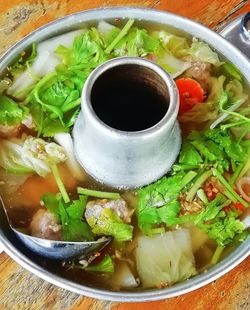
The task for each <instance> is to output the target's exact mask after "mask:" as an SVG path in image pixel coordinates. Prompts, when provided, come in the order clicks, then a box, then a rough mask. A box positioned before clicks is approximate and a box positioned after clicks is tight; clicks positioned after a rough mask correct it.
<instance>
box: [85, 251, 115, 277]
mask: <svg viewBox="0 0 250 310" xmlns="http://www.w3.org/2000/svg"><path fill="white" fill-rule="evenodd" d="M85 270H87V271H95V272H110V273H112V272H114V271H115V268H114V264H113V261H112V259H111V257H110V255H108V254H107V255H105V256H104V258H103V260H102V261H101V262H99V263H98V264H91V265H90V266H87V267H86V268H85Z"/></svg>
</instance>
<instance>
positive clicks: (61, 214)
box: [42, 193, 94, 241]
mask: <svg viewBox="0 0 250 310" xmlns="http://www.w3.org/2000/svg"><path fill="white" fill-rule="evenodd" d="M42 202H43V204H44V205H45V207H46V208H47V209H48V210H49V212H51V213H53V214H54V215H55V216H56V217H57V219H58V220H59V222H60V224H61V225H62V231H63V240H64V241H92V240H94V236H93V233H92V232H91V229H90V227H89V225H88V224H87V222H86V221H84V220H83V214H84V211H85V208H86V203H87V196H83V195H81V196H80V197H79V199H78V200H73V201H71V202H69V203H65V202H64V201H63V199H62V196H61V195H60V194H58V195H53V194H51V193H47V194H45V195H43V197H42Z"/></svg>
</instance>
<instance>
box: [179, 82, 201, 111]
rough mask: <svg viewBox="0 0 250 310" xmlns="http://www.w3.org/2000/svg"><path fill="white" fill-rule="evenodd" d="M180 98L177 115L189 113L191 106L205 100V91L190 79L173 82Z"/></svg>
mask: <svg viewBox="0 0 250 310" xmlns="http://www.w3.org/2000/svg"><path fill="white" fill-rule="evenodd" d="M175 83H176V86H177V88H178V91H179V96H180V109H179V114H183V113H186V112H188V111H190V110H191V109H192V108H193V106H195V105H196V104H200V103H202V102H204V100H205V91H204V89H203V88H202V87H201V85H200V83H198V82H197V81H195V80H193V79H190V78H181V79H178V80H176V81H175Z"/></svg>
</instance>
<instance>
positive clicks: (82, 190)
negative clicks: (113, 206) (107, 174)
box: [77, 187, 121, 199]
mask: <svg viewBox="0 0 250 310" xmlns="http://www.w3.org/2000/svg"><path fill="white" fill-rule="evenodd" d="M77 192H78V194H82V195H87V196H91V197H98V198H106V199H119V198H120V197H121V196H120V194H119V193H111V192H102V191H96V190H91V189H88V188H83V187H78V188H77Z"/></svg>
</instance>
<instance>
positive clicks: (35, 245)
mask: <svg viewBox="0 0 250 310" xmlns="http://www.w3.org/2000/svg"><path fill="white" fill-rule="evenodd" d="M0 205H1V206H2V208H3V210H4V213H5V215H6V218H7V221H8V224H9V227H10V229H11V230H12V231H13V232H14V233H15V235H16V236H17V237H18V238H19V239H20V240H21V242H22V243H23V244H24V245H25V246H26V247H27V248H29V249H30V250H31V251H32V252H34V253H36V254H38V255H41V256H43V257H46V258H49V259H53V260H58V261H67V260H72V259H82V258H84V257H86V256H90V255H91V254H94V253H96V252H98V251H100V250H101V249H103V248H104V247H105V246H106V245H107V244H108V243H109V242H110V241H111V240H112V237H101V238H99V239H98V240H96V241H82V242H73V241H61V240H48V239H41V238H37V237H33V236H30V235H27V234H25V233H22V232H21V231H19V230H17V229H16V228H14V227H13V226H12V224H11V222H10V220H9V218H8V214H7V211H6V208H5V205H4V203H3V200H2V198H0Z"/></svg>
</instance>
